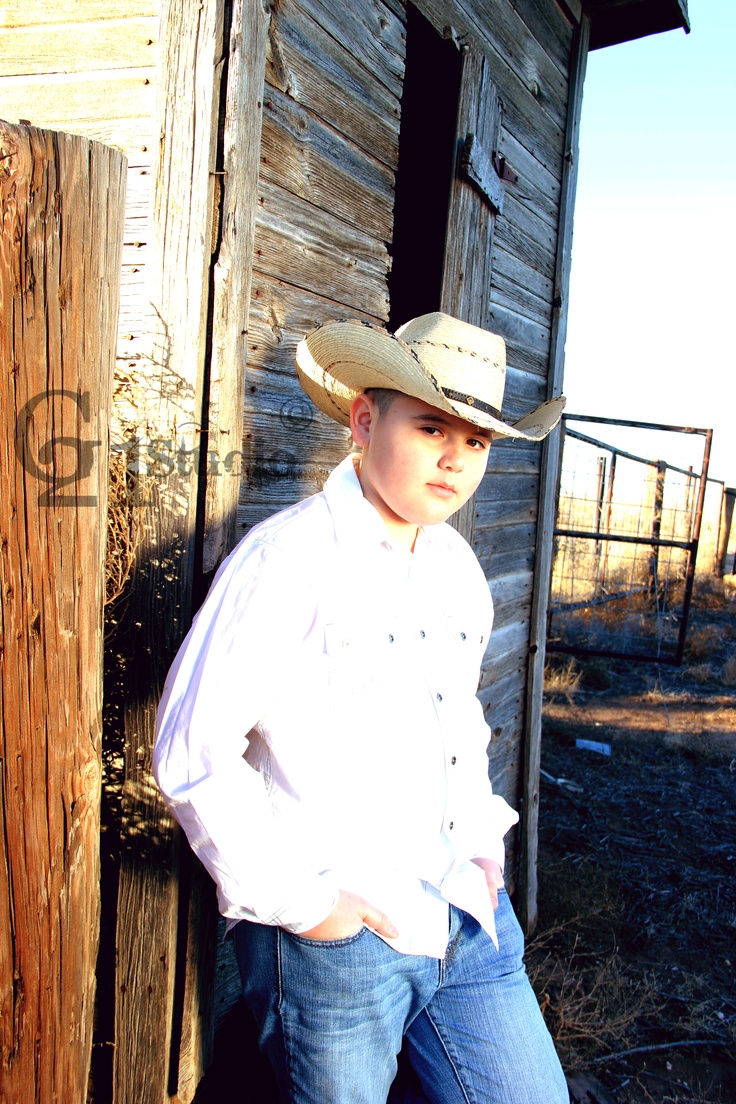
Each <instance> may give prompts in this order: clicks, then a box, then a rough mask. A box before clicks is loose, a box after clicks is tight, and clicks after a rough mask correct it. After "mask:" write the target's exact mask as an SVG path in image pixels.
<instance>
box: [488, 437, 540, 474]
mask: <svg viewBox="0 0 736 1104" xmlns="http://www.w3.org/2000/svg"><path fill="white" fill-rule="evenodd" d="M539 457H540V448H539V445H538V444H537V443H536V442H533V441H521V440H518V439H517V438H514V437H505V438H503V439H502V440H500V441H494V442H493V448H492V449H491V452H490V456H489V457H488V469H487V471H486V474H485V476H484V479H494V478H496V477H497V476H500V477H503V476H504V475H511V474H512V473H519V474H525V475H535V474H536V473H537V472H538V471H539Z"/></svg>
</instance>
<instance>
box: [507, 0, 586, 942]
mask: <svg viewBox="0 0 736 1104" xmlns="http://www.w3.org/2000/svg"><path fill="white" fill-rule="evenodd" d="M589 41H590V18H589V16H583V19H582V21H581V23H580V25H579V26H578V27H577V28H576V30H575V34H574V38H573V47H572V53H571V57H570V95H569V108H568V121H567V129H566V133H565V167H564V172H563V180H562V201H561V207H560V224H559V230H558V235H557V263H556V273H555V300H554V302H555V309H554V313H553V318H552V335H551V346H550V367H549V376H548V385H547V394H548V397H550V398H551V397H552V396H554V395H559V394H560V392H561V390H562V377H563V371H564V362H565V338H566V336H567V311H568V291H569V286H570V259H571V253H572V229H573V214H574V208H575V189H576V184H577V159H578V142H579V135H580V112H581V109H582V101H583V82H584V80H585V67H586V62H587V57H588V43H589ZM559 442H560V430H559V427H558V428H557V429H555V430H554V431H553V432H552V433H551V434H550V435H549V436H548V437H547V438H546V439H545V441H544V444H543V448H542V478H541V487H540V492H539V511H538V515H537V516H538V522H537V524H538V532H537V555H536V563H535V570H534V592H533V597H532V620H531V632H530V637H529V667H528V681H527V700H526V721H525V730H524V774H523V791H522V794H523V803H522V810H521V813H522V816H521V833H520V835H521V839H520V853H519V878H518V887H519V888H518V899H517V910H518V913H519V918H520V920H521V923H522V925H523V927H524V929H525V930H526V932H527V934H530V933H531V932H532V931H534V928H535V926H536V923H537V833H538V825H539V767H540V758H541V742H542V698H543V694H544V661H545V643H546V631H547V606H548V601H549V581H550V573H551V569H552V532H553V529H554V521H555V507H556V502H557V473H558V470H559Z"/></svg>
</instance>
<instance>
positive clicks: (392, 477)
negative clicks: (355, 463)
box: [350, 394, 491, 547]
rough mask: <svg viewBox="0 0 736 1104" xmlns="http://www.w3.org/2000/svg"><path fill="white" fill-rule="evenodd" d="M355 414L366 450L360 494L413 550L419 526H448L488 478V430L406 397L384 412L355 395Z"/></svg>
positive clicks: (353, 420)
mask: <svg viewBox="0 0 736 1104" xmlns="http://www.w3.org/2000/svg"><path fill="white" fill-rule="evenodd" d="M350 415H351V420H350V424H351V429H352V432H353V440H354V441H355V443H356V444H357V445H360V446H362V449H363V455H362V457H361V461H360V466H359V468H358V478H359V479H360V484H361V487H362V488H363V494H364V495H365V497H366V498H367V499H368V501H369V502H370V503H371V504H372V505H373V506H375V508H376V509H377V510H378V512H379V513H380V515H381V517H382V518H383V520H384V521H385V522H386V526H387V528H388V530H389V532H390V533H391V536H392V537H394V539H396V540H399V541H401V542H402V543H404V544H406V545H408V546H409V547H411V546H412V545H413V543H414V540H415V538H416V532H417V528H418V527H419V526H421V525H436V524H438V523H439V522H441V521H446V520H447V518H448V517H449V516H450V515H451V514H454V513H455V511H456V510H459V509H460V507H461V506H462V505H463V503H465V502H467V500H468V499H469V498H470V496H471V495H472V494H473V492H474V491H475V489H476V488H477V486H478V484H479V483H480V481H481V479H482V478H483V473H484V472H485V470H486V463H487V462H488V450H489V449H490V447H491V433H490V431H489V430H485V429H480V428H479V427H478V426H475V425H473V424H472V423H471V422H466V421H464V420H463V419H462V418H458V417H455V416H454V415H453V414H446V413H445V412H444V411H442V410H438V409H436V408H435V407H433V406H430V405H429V404H428V403H425V402H423V401H422V400H421V399H415V398H412V397H410V396H409V395H401V394H399V395H397V396H396V398H395V399H394V401H393V402H392V404H391V406H390V407H389V409H388V410H386V411H385V413H383V414H381V413H379V411H378V408H377V406H376V403H375V401H374V400H373V399H372V398H371V397H370V395H358V396H357V397H356V398H355V399H354V400H353V403H352V406H351V411H350Z"/></svg>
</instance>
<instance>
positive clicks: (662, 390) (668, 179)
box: [564, 0, 736, 486]
mask: <svg viewBox="0 0 736 1104" xmlns="http://www.w3.org/2000/svg"><path fill="white" fill-rule="evenodd" d="M688 10H689V14H690V25H691V28H692V31H691V33H690V34H686V33H685V32H684V30H676V31H667V32H666V33H664V34H659V35H652V36H650V37H648V38H643V39H638V40H636V41H634V42H629V43H622V44H620V45H617V46H611V47H607V48H606V49H603V50H595V51H593V52H591V54H590V55H589V59H588V68H587V74H586V79H585V86H584V92H583V111H582V120H581V133H580V151H579V159H578V184H577V201H576V208H575V222H574V234H573V248H572V269H571V278H570V300H569V316H568V332H567V344H566V356H565V383H564V390H565V393H566V395H567V397H568V406H567V409H568V411H569V412H573V413H575V414H591V415H599V416H605V417H613V418H628V419H632V420H635V421H646V422H655V423H660V424H667V425H679V426H696V427H698V428H711V429H713V449H712V454H711V464H710V473H709V474H710V476H711V477H712V478H714V479H721V480H724V481H725V483H726V484H727V485H728V486H736V0H689V4H688ZM576 428H581V429H584V431H585V432H591V431H592V429H593V427H589V428H587V429H586V428H585V427H582V426H580V427H576ZM592 435H593V436H601V437H603V438H604V439H605V440H612V443H616V444H618V443H620V442H619V440H618V439H617V440H613V439H612V438H611V437H610V436H609V437H605V436H604V434H603V433H601V427H596V431H595V432H594V433H593V434H592ZM637 436H638V439H637V442H636V445H635V447H634V448H633V449H632V451H636V452H637V453H639V448H640V447H643V446H644V441H643V435H641V434H639V435H637ZM682 440H683V439H682V438H678V437H675V436H674V435H671V434H668V435H666V436H663V435H661V434H658V435H656V437H655V438H654V439H653V440H651V441H650V443H651V444H652V446H653V447H654V449H655V453H656V455H654V456H653V458H656V459H666V460H670V461H671V462H672V463H678V462H682V463H684V464H687V463H695V464H696V466H698V464H699V460H698V459H697V456H695V457H694V456H693V449H695V451H696V453H698V454H699V455H701V456H702V439H700V438H695V439H694V438H690V439H689V442H684V447H683V450H682V451H681V452H680V451H678V449H677V446H678V441H682ZM621 447H627V444H622V445H621ZM628 447H631V442H628ZM672 448H674V449H675V454H673V455H672V456H670V455H668V453H667V451H666V450H671V449H672ZM647 455H652V454H651V452H648V453H647Z"/></svg>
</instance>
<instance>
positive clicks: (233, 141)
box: [202, 0, 269, 576]
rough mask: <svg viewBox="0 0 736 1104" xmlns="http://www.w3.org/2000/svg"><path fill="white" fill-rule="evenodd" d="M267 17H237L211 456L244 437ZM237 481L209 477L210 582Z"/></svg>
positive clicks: (257, 13) (215, 474)
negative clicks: (247, 345) (246, 368)
mask: <svg viewBox="0 0 736 1104" xmlns="http://www.w3.org/2000/svg"><path fill="white" fill-rule="evenodd" d="M268 27H269V16H268V13H267V11H266V10H265V9H264V7H263V5H262V4H261V3H249V2H248V0H245V2H244V0H237V2H236V3H235V4H234V6H233V10H232V23H231V27H230V56H229V62H228V73H227V96H226V104H225V132H224V139H223V145H224V150H225V160H224V172H225V178H224V192H223V199H222V213H221V218H220V235H221V237H220V242H219V247H218V253H217V260H216V263H215V269H214V301H213V321H212V355H211V363H210V384H209V388H210V393H209V410H208V419H207V426H206V430H207V448H208V450H209V451H212V452H215V453H219V452H220V451H222V448H223V446H229V447H228V448H227V451H232V449H235V448H237V447H238V443H239V441H240V438H241V434H242V422H243V389H244V386H245V362H246V355H247V350H246V337H247V320H248V315H249V312H250V293H251V273H252V269H253V250H254V240H255V226H256V208H257V202H258V196H259V191H258V166H259V160H260V135H261V116H262V104H263V83H264V79H265V71H266V43H267V39H268ZM238 492H239V488H238V485H237V480H235V479H232V478H226V477H224V476H222V475H221V474H220V472H219V470H218V469H217V468H215V470H214V471H212V470H211V471H210V473H209V474H208V477H207V487H206V500H205V517H204V538H203V540H204V544H203V562H202V571H203V572H204V574H205V575H206V576H209V575H210V574H212V573H213V572H214V571H215V569H216V568H217V566H218V565H219V563H220V561H221V560H222V559H223V558H224V557H225V556H226V555H227V553H228V552H230V551H231V549H232V548H233V547H234V545H235V542H236V526H237V506H238V497H239V493H238Z"/></svg>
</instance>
